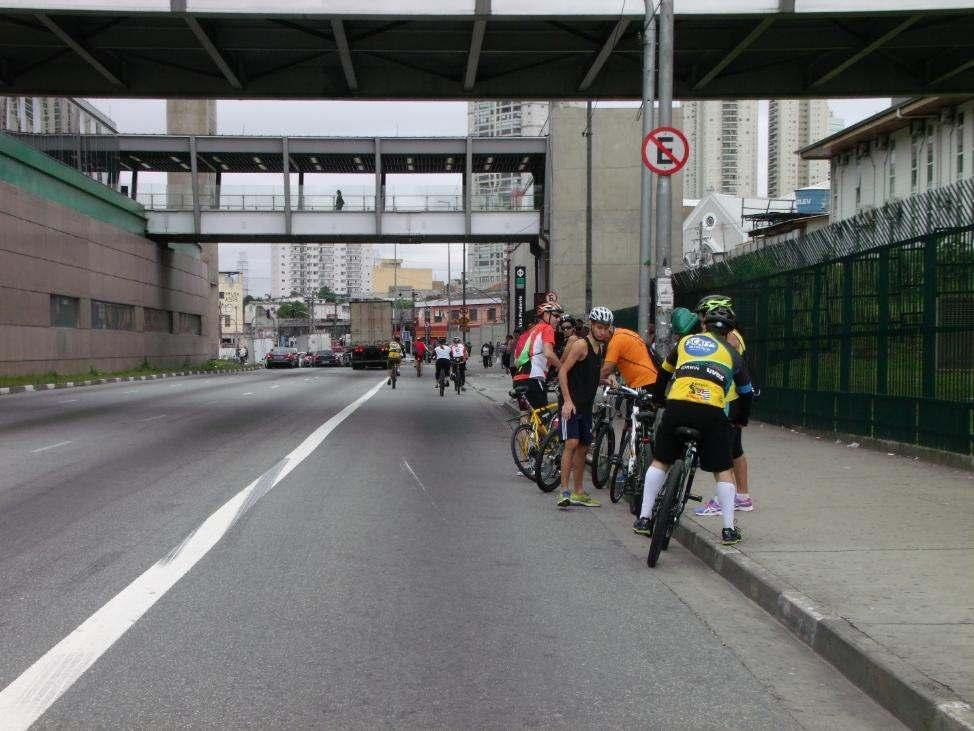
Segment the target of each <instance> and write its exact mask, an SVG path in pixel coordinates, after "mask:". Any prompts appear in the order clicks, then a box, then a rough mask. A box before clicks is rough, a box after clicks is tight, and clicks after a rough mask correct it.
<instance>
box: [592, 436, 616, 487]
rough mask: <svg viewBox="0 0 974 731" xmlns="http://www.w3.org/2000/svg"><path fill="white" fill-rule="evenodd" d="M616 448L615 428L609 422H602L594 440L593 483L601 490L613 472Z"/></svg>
mask: <svg viewBox="0 0 974 731" xmlns="http://www.w3.org/2000/svg"><path fill="white" fill-rule="evenodd" d="M615 448H616V434H615V429H613V428H612V425H611V424H609V423H608V422H605V423H603V424H601V425H600V426H599V428H598V430H597V432H596V434H595V439H593V440H592V484H593V485H595V487H596V489H598V490H601V489H602V488H603V487H605V484H606V483H607V482H608V481H609V474H610V473H611V472H612V455H613V453H615Z"/></svg>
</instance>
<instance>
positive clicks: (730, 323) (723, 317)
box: [633, 306, 752, 546]
mask: <svg viewBox="0 0 974 731" xmlns="http://www.w3.org/2000/svg"><path fill="white" fill-rule="evenodd" d="M736 319H737V318H736V316H735V314H734V311H733V310H731V309H730V308H729V307H723V306H720V307H715V308H713V309H711V310H710V311H709V312H708V313H707V314H706V316H705V317H704V320H703V327H704V331H703V332H702V333H700V334H698V335H688V336H686V337H683V338H681V339H680V342H679V343H678V344H677V346H676V347H675V348H674V349H673V350H672V351H671V352H670V354H669V356H667V358H666V360H665V361H663V368H662V371H661V373H660V377H659V379H658V380H657V382H656V385H655V387H654V394H653V395H654V398H655V399H656V400H662V399H663V397H664V392H665V399H666V411H665V412H664V413H663V418H662V419H661V420H660V424H659V428H658V430H657V432H656V440H655V442H654V444H653V464H652V465H651V466H650V468H649V469H648V470H647V471H646V478H645V482H644V487H643V505H642V510H641V511H640V513H639V519H638V520H637V521H636V523H635V524H634V525H633V531H635V532H636V533H639V534H641V535H652V524H651V523H650V516H651V515H652V511H653V505H654V503H655V502H656V496H657V494H658V493H659V491H660V488H662V487H663V482H664V480H665V479H666V472H667V470H668V469H669V467H670V465H672V464H673V462H675V461H676V460H677V459H679V457H680V455H681V453H682V451H683V442H682V440H681V439H680V438H678V437H677V436H676V430H677V428H678V427H681V426H682V427H690V428H692V429H696V430H697V431H699V432H700V440H699V442H698V444H697V447H698V456H699V458H700V469H702V470H705V471H707V472H713V473H714V476H715V477H716V478H717V495H718V499H719V501H720V504H721V506H722V509H721V515H722V517H723V519H724V529H723V531H722V533H721V542H722V543H723V544H724V545H727V546H730V545H734V544H736V543H740V542H741V533H740V531H738V530H737V529H736V528H735V527H734V494H735V491H736V490H735V484H734V471H733V463H734V461H733V457H732V455H731V450H732V447H733V439H734V437H733V430H732V425H731V421H730V419H728V417H727V414H726V413H725V412H724V405H725V404H726V403H728V394H729V393H730V390H731V386H732V385H733V386H735V387H736V389H737V394H738V398H737V401H738V405H737V407H736V408H735V414H734V420H735V423H736V424H739V425H740V426H745V425H746V424H747V420H748V416H749V414H750V405H751V391H752V388H751V382H750V378H749V376H748V374H747V368H746V367H745V365H744V361H743V359H742V358H741V356H740V353H738V352H737V351H736V350H735V349H734V348H732V347H731V346H729V345H728V344H727V340H726V334H727V333H729V332H730V331H731V330H733V329H734V326H735V325H736Z"/></svg>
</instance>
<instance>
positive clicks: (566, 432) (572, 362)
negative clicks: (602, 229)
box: [558, 307, 612, 508]
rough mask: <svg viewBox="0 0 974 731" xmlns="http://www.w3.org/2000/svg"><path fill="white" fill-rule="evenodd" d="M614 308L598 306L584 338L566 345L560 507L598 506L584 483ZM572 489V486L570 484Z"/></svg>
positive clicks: (562, 380)
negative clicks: (593, 413)
mask: <svg viewBox="0 0 974 731" xmlns="http://www.w3.org/2000/svg"><path fill="white" fill-rule="evenodd" d="M611 321H612V311H611V310H609V309H607V308H605V307H595V308H594V309H593V310H592V312H591V313H590V314H589V322H590V323H591V325H590V328H589V332H588V334H587V335H585V336H584V337H576V336H575V335H574V327H573V334H572V339H571V341H570V342H568V344H567V345H566V346H565V350H564V352H563V359H562V361H561V367H560V368H559V369H558V384H559V385H560V386H561V396H562V399H563V400H564V404H563V405H562V407H561V437H562V439H563V440H564V441H565V448H564V451H563V452H562V455H561V497H559V498H558V507H559V508H567V507H569V506H571V505H579V506H582V507H587V508H597V507H599V502H598V500H595V499H593V498H592V497H591V496H590V495H589V494H588V493H587V492H585V489H584V488H583V486H582V479H583V476H584V474H585V453H586V452H587V451H588V447H589V445H590V444H591V443H592V407H593V406H594V404H595V393H596V391H598V389H599V365H600V362H601V360H602V343H603V342H605V341H606V340H608V339H609V328H610V323H611ZM572 483H573V484H574V488H573V489H569V487H570V485H571V484H572Z"/></svg>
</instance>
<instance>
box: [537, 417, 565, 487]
mask: <svg viewBox="0 0 974 731" xmlns="http://www.w3.org/2000/svg"><path fill="white" fill-rule="evenodd" d="M564 449H565V443H564V442H563V441H561V434H560V433H559V432H558V431H557V430H555V429H552V430H551V431H549V432H548V434H547V436H545V438H544V441H542V442H541V446H539V447H538V453H537V454H536V455H535V457H534V481H535V483H537V485H538V488H539V489H540V490H541V492H551V491H552V490H554V489H555V488H556V487H558V486H559V485H560V484H561V453H562V452H563V451H564Z"/></svg>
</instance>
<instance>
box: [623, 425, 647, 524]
mask: <svg viewBox="0 0 974 731" xmlns="http://www.w3.org/2000/svg"><path fill="white" fill-rule="evenodd" d="M636 446H637V447H638V448H639V457H638V458H637V459H636V473H635V474H634V475H633V476H632V485H631V489H630V490H629V493H628V494H629V512H630V513H632V514H633V515H639V512H640V511H641V510H642V507H643V485H644V484H645V482H646V470H648V469H649V466H650V465H651V464H652V463H653V453H652V450H651V449H650V448H649V445H648V444H643V443H642V442H641V441H639V440H637V443H636Z"/></svg>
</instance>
